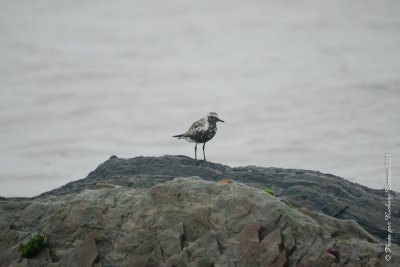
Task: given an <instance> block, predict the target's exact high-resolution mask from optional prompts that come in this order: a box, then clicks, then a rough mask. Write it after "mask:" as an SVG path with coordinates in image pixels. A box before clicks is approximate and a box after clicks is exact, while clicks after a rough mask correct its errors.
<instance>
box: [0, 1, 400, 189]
mask: <svg viewBox="0 0 400 267" xmlns="http://www.w3.org/2000/svg"><path fill="white" fill-rule="evenodd" d="M399 11H400V2H399V1H397V0H392V1H365V0H357V1H348V0H340V1H319V0H315V1H307V0H301V1H298V0H296V1H293V0H284V1H237V0H235V1H215V0H213V1H211V0H206V1H186V0H172V1H154V0H151V1H117V2H110V1H71V0H68V1H66V0H59V1H50V0H38V1H28V0H24V1H23V0H21V1H5V0H1V1H0V62H1V64H0V107H1V112H0V129H1V131H0V140H1V141H0V167H1V168H0V184H1V187H0V195H1V196H33V195H37V194H39V193H41V192H44V191H47V190H50V189H53V188H56V187H58V186H61V185H63V184H65V183H67V182H70V181H72V180H76V179H79V178H83V177H85V176H86V175H87V173H88V172H89V171H91V170H93V169H94V168H95V167H96V166H97V165H98V164H100V163H101V162H103V161H104V160H106V159H107V158H109V157H110V156H111V155H114V154H115V155H117V156H119V157H135V156H141V155H145V156H158V155H164V154H184V155H189V156H193V153H194V151H193V146H192V144H190V143H186V142H185V141H183V140H175V139H173V138H172V137H171V136H172V135H174V134H180V133H183V132H184V131H186V130H187V129H188V127H189V126H190V124H191V123H192V122H193V121H194V120H197V119H199V118H200V117H202V116H204V115H205V114H206V113H208V112H209V111H215V112H218V113H219V115H220V117H221V118H222V119H224V120H225V121H226V123H225V124H219V125H218V126H219V129H218V133H217V135H216V137H215V138H214V139H213V140H212V141H211V142H210V143H208V144H207V147H206V152H207V157H208V159H209V160H210V161H214V162H220V163H224V164H228V165H232V166H239V165H249V164H250V165H261V166H275V167H289V168H304V169H312V170H319V171H321V172H326V173H333V174H335V175H339V176H342V177H345V178H347V179H349V180H351V181H353V182H357V183H360V184H363V185H367V186H369V187H372V188H383V187H384V184H385V167H384V153H385V152H388V153H391V154H392V173H393V177H392V186H393V189H396V190H398V191H399V190H400V181H399V179H398V173H400V161H399V160H398V159H399V157H400V153H399V152H400V138H399V136H400V120H399V115H398V114H400V76H399V74H400V61H399V58H400V49H399V47H400V16H398V14H399Z"/></svg>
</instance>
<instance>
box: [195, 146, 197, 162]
mask: <svg viewBox="0 0 400 267" xmlns="http://www.w3.org/2000/svg"><path fill="white" fill-rule="evenodd" d="M194 158H195V160H196V161H197V143H196V145H195V146H194Z"/></svg>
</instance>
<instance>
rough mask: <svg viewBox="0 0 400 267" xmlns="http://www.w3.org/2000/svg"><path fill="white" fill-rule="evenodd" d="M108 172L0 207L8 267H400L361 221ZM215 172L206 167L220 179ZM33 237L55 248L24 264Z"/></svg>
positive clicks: (2, 251) (196, 184) (256, 194)
mask: <svg viewBox="0 0 400 267" xmlns="http://www.w3.org/2000/svg"><path fill="white" fill-rule="evenodd" d="M167 159H172V160H173V157H167ZM139 160H143V159H139ZM182 160H187V159H185V158H183V159H182ZM133 161H135V160H133ZM122 162H128V163H129V160H122ZM155 162H157V159H155ZM108 164H110V165H114V164H115V165H119V164H118V160H117V159H112V160H111V161H108V162H106V163H105V164H103V165H102V166H100V167H99V168H98V169H97V170H96V171H95V172H93V173H91V174H90V175H89V177H88V178H87V179H86V180H85V181H84V182H85V183H87V182H88V181H90V180H95V178H94V177H95V174H96V172H98V174H99V177H100V178H99V179H100V180H102V182H93V183H89V184H90V185H91V186H90V187H91V188H84V187H85V186H83V187H80V186H78V184H79V182H78V183H74V184H73V186H66V187H64V188H62V189H59V190H57V191H54V192H53V193H51V194H44V195H42V196H40V197H37V198H35V199H26V200H21V199H18V200H12V199H11V200H6V201H0V237H1V238H0V263H1V264H0V265H1V266H140V267H142V266H161V267H162V266H170V267H172V266H177V267H179V266H207V267H208V266H216V267H217V266H221V267H222V266H246V267H251V266H400V258H398V257H393V259H392V261H391V262H389V263H388V264H386V262H385V261H384V258H383V257H384V253H383V246H382V243H381V242H380V241H379V240H377V239H376V238H374V237H373V236H372V235H370V234H369V233H368V232H367V231H365V230H364V229H363V228H361V227H360V226H359V225H358V224H357V223H356V222H355V221H353V220H339V219H336V218H333V217H330V216H327V215H324V214H321V213H317V212H315V211H311V210H309V209H306V208H291V207H289V206H288V205H286V204H285V203H283V202H282V201H280V200H279V199H278V198H276V197H274V196H272V195H270V194H268V193H265V192H264V191H263V190H260V189H259V188H255V187H253V186H248V185H245V184H243V183H240V182H233V183H220V182H214V181H205V180H203V179H201V178H199V177H184V178H175V179H173V180H171V181H167V182H165V183H157V184H156V185H154V186H151V185H149V184H148V182H149V181H147V182H146V179H147V180H150V176H148V177H143V180H140V179H137V181H138V185H141V186H137V187H133V186H132V185H131V186H130V187H128V186H125V185H122V186H120V185H113V184H110V183H105V182H104V180H107V179H106V178H107V176H110V178H112V179H110V181H113V182H115V181H118V178H117V177H118V176H120V175H122V176H123V175H124V174H123V171H120V172H112V171H109V172H108V171H107V169H108V168H107V165H108ZM120 166H121V165H120ZM130 166H132V165H130ZM207 166H209V167H207ZM210 166H211V167H212V166H213V164H207V165H206V166H203V167H199V168H201V169H202V170H203V173H207V172H209V173H213V172H216V171H217V169H213V168H211V167H210ZM215 167H216V168H219V167H220V168H222V167H223V168H225V167H224V166H221V165H215ZM124 168H130V167H129V164H128V165H127V167H124ZM124 168H122V170H123V169H124ZM157 168H159V166H157V165H155V169H154V170H153V171H154V172H157ZM190 168H194V167H193V166H192V167H190ZM190 168H188V169H190ZM226 168H227V167H226ZM239 170H241V169H239ZM254 170H256V169H254ZM132 171H134V169H130V172H132ZM141 171H143V170H141ZM101 173H103V174H104V176H100V174H101ZM149 175H150V174H149ZM153 175H154V174H153ZM171 175H172V173H171ZM101 177H102V178H101ZM212 179H214V177H212ZM127 180H128V181H126V182H127V183H128V185H129V183H131V181H129V180H131V179H127ZM132 180H135V179H134V178H132ZM81 182H83V181H81ZM89 184H86V187H88V185H89ZM120 184H123V183H120ZM33 232H41V233H43V234H45V236H46V238H47V241H48V244H49V246H48V248H46V249H45V250H43V251H42V253H40V254H39V255H37V256H36V257H35V258H34V259H20V258H19V256H18V253H17V247H18V244H20V243H21V242H23V241H25V242H26V240H27V239H28V238H29V236H30V234H31V233H33ZM339 233H340V234H339ZM391 248H392V255H400V249H399V247H398V246H397V245H394V244H392V247H391Z"/></svg>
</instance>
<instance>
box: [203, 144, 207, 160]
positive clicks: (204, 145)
mask: <svg viewBox="0 0 400 267" xmlns="http://www.w3.org/2000/svg"><path fill="white" fill-rule="evenodd" d="M205 147H206V142H204V144H203V156H204V162H206V152H205V151H204V149H205Z"/></svg>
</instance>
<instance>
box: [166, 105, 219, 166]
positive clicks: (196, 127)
mask: <svg viewBox="0 0 400 267" xmlns="http://www.w3.org/2000/svg"><path fill="white" fill-rule="evenodd" d="M218 121H220V122H224V121H223V120H221V119H220V118H218V114H217V113H215V112H210V113H208V114H207V116H206V117H204V118H202V119H200V120H198V121H196V122H194V123H193V124H192V126H190V128H189V130H188V131H187V132H186V133H184V134H178V135H174V136H173V137H176V138H178V139H185V140H186V141H188V142H194V143H196V145H195V146H194V157H195V159H196V160H197V144H198V143H200V144H203V156H204V161H206V153H205V151H204V149H205V146H206V143H207V142H208V141H210V140H211V139H212V138H213V137H214V135H215V133H216V132H217V122H218Z"/></svg>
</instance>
